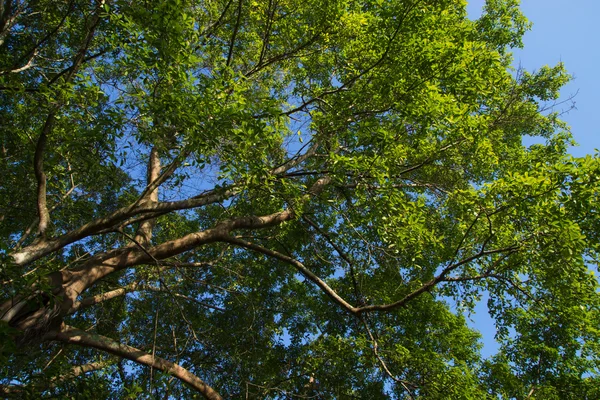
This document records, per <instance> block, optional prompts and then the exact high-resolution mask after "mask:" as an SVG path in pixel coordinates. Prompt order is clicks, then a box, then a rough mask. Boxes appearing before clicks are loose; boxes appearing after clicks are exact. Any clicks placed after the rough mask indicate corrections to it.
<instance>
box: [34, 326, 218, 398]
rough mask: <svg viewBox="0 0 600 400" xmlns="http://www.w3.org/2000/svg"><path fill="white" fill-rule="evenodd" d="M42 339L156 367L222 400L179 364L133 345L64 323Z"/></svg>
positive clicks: (211, 396)
mask: <svg viewBox="0 0 600 400" xmlns="http://www.w3.org/2000/svg"><path fill="white" fill-rule="evenodd" d="M44 339H46V340H56V341H60V342H64V343H68V344H76V345H79V346H84V347H93V348H95V349H98V350H102V351H106V352H107V353H110V354H114V355H116V356H118V357H122V358H126V359H128V360H131V361H133V362H136V363H138V364H141V365H146V366H149V367H152V368H156V369H158V370H161V371H163V372H165V373H167V374H169V375H171V376H174V377H176V378H177V379H180V380H181V381H183V382H185V383H187V384H188V385H189V386H190V387H192V388H193V389H195V390H196V391H198V392H199V393H200V394H202V396H204V398H206V399H209V400H222V397H221V396H220V395H219V394H218V393H217V392H216V391H215V390H214V389H213V388H211V387H210V386H208V385H207V384H206V383H205V382H204V381H202V380H201V379H200V378H198V377H197V376H196V375H194V374H192V373H191V372H190V371H188V370H187V369H185V368H183V367H181V366H180V365H178V364H175V363H172V362H170V361H167V360H165V359H163V358H160V357H155V356H152V355H150V354H148V353H146V352H145V351H142V350H139V349H136V348H135V347H131V346H127V345H125V344H121V343H118V342H116V341H114V340H112V339H110V338H108V337H106V336H101V335H96V334H92V333H88V332H84V331H82V330H79V329H76V328H73V327H70V326H68V325H64V326H63V327H62V329H61V330H60V331H59V332H51V333H48V334H47V335H46V336H45V337H44Z"/></svg>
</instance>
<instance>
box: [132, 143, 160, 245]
mask: <svg viewBox="0 0 600 400" xmlns="http://www.w3.org/2000/svg"><path fill="white" fill-rule="evenodd" d="M147 176H148V177H147V181H148V186H149V187H150V186H154V187H153V189H152V190H150V191H149V192H147V193H146V194H145V196H144V198H143V199H142V201H141V204H156V203H158V185H153V183H154V182H155V181H158V178H159V176H160V157H159V156H158V150H157V149H156V147H154V148H152V150H151V151H150V159H149V160H148V172H147ZM155 222H156V219H155V218H152V219H148V220H146V221H143V222H142V223H140V226H139V228H138V230H137V234H136V236H135V240H136V241H138V242H139V243H141V244H142V245H143V246H147V245H148V244H149V243H150V239H151V238H152V229H153V228H154V224H155Z"/></svg>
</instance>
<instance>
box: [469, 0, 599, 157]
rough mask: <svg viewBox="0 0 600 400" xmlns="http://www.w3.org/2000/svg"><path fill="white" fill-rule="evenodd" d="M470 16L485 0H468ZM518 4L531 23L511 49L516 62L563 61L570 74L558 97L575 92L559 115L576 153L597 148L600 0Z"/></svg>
mask: <svg viewBox="0 0 600 400" xmlns="http://www.w3.org/2000/svg"><path fill="white" fill-rule="evenodd" d="M468 3H469V5H468V11H469V14H470V15H471V16H473V17H475V16H477V15H478V14H479V13H480V10H481V8H482V7H483V4H484V3H485V0H468ZM521 9H522V10H523V13H524V14H525V16H526V17H527V18H528V19H529V20H530V21H531V22H532V23H533V28H532V29H531V30H530V31H529V32H527V34H526V35H525V38H524V44H525V47H524V48H523V49H522V50H518V51H515V66H518V65H519V64H520V65H521V66H522V67H524V68H525V69H526V70H528V71H532V70H535V69H538V68H540V67H541V66H543V65H555V64H557V63H558V62H561V61H562V62H563V63H564V64H565V66H566V68H567V70H568V71H569V72H570V73H571V75H573V76H574V79H573V80H572V81H571V82H570V83H569V84H568V85H567V86H566V87H565V88H563V90H562V92H561V96H562V97H561V98H567V97H568V96H569V95H574V94H577V95H576V97H575V99H574V100H575V103H576V109H574V110H572V111H570V112H569V113H568V114H565V115H563V117H562V119H563V120H564V121H566V122H567V123H568V124H569V125H570V126H571V129H572V133H573V136H574V137H575V140H576V141H577V142H578V143H579V144H580V146H578V147H576V148H573V149H572V151H571V153H572V154H573V155H575V156H582V155H585V154H591V153H594V151H595V149H600V108H599V106H600V77H599V74H600V69H599V68H598V65H599V64H600V21H599V20H598V15H600V0H521Z"/></svg>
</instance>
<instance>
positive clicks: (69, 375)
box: [0, 361, 111, 396]
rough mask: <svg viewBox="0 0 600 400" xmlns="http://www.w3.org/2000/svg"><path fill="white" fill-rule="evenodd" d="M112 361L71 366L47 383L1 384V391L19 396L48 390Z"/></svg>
mask: <svg viewBox="0 0 600 400" xmlns="http://www.w3.org/2000/svg"><path fill="white" fill-rule="evenodd" d="M110 365H111V363H110V362H107V361H99V362H92V363H89V364H84V365H76V366H74V367H73V368H71V370H70V371H68V372H66V373H64V374H62V375H60V376H57V377H54V378H52V379H51V380H50V381H49V382H48V381H47V382H45V383H40V384H37V383H34V384H31V385H0V393H1V394H6V395H9V396H11V395H14V396H18V395H24V394H26V393H28V392H30V391H31V390H35V391H38V392H39V391H45V390H48V389H50V388H52V387H55V386H56V385H58V384H59V383H61V382H64V381H67V380H69V379H73V378H76V377H78V376H80V375H84V374H87V373H89V372H94V371H99V370H102V369H104V368H106V367H108V366H110ZM32 379H35V380H37V379H39V376H34V377H33V378H32Z"/></svg>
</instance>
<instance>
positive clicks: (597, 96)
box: [467, 0, 600, 356]
mask: <svg viewBox="0 0 600 400" xmlns="http://www.w3.org/2000/svg"><path fill="white" fill-rule="evenodd" d="M468 3H469V5H468V7H467V10H468V12H469V15H470V16H471V17H472V18H476V17H477V16H478V15H479V14H480V11H481V8H482V7H483V5H484V3H485V0H468ZM521 9H522V10H523V13H524V14H525V16H526V17H527V18H528V19H529V20H530V21H531V22H532V23H533V27H532V29H531V30H530V31H529V32H528V33H527V34H526V35H525V38H524V40H523V42H524V45H525V46H524V48H523V49H518V50H517V51H515V52H514V54H515V57H514V58H515V67H518V66H519V65H520V66H521V67H523V68H525V69H526V70H528V71H533V70H536V69H539V68H540V67H542V66H544V65H556V64H557V63H558V62H563V63H564V64H565V67H566V68H567V70H568V71H569V73H570V74H571V75H573V77H574V79H573V80H572V81H571V82H570V83H569V84H568V85H567V86H565V87H564V88H563V90H562V91H561V99H566V98H568V97H569V96H570V95H575V94H576V96H575V98H574V101H575V107H576V108H575V109H573V110H571V111H570V112H568V113H567V114H564V115H563V116H562V119H563V120H564V121H566V122H567V123H568V124H569V125H570V126H571V130H572V133H573V136H574V138H575V140H576V141H577V142H578V143H579V146H578V147H574V148H572V149H571V153H572V154H573V155H574V156H583V155H585V154H593V153H594V152H595V151H596V149H600V75H599V74H600V69H599V68H598V65H600V21H599V20H598V15H600V0H570V1H569V0H521ZM563 107H567V108H568V106H567V105H565V106H563ZM486 302H487V297H486V298H484V299H483V300H482V301H481V302H480V304H479V305H478V306H477V308H476V315H473V316H471V318H472V321H471V325H472V326H473V327H474V328H475V329H477V330H479V331H480V332H481V333H482V335H483V344H484V348H483V355H484V356H489V355H492V354H494V353H495V352H496V350H497V348H498V346H497V344H496V343H495V341H494V333H495V328H494V323H493V321H492V319H491V318H490V317H489V316H488V314H487V306H486Z"/></svg>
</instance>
